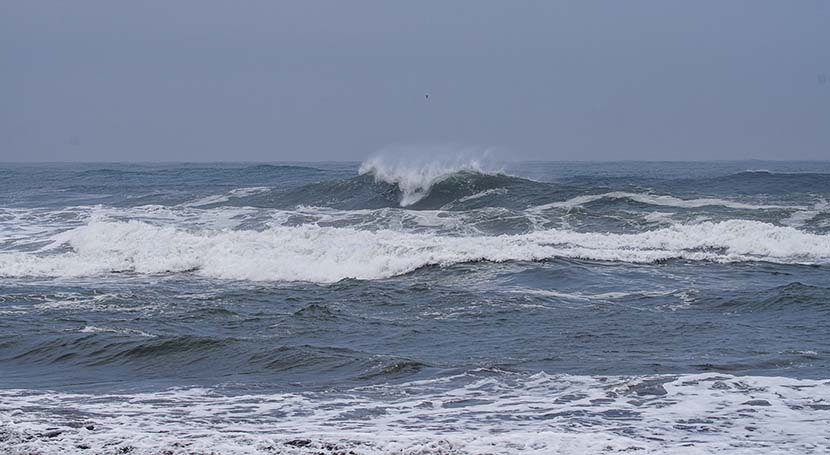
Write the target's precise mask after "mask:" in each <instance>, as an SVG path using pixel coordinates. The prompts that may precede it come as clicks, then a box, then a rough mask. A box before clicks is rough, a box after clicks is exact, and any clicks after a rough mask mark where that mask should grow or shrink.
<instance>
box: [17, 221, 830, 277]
mask: <svg viewBox="0 0 830 455" xmlns="http://www.w3.org/2000/svg"><path fill="white" fill-rule="evenodd" d="M53 243H54V245H56V247H57V246H61V245H68V246H69V248H70V249H71V251H64V250H57V252H53V253H48V254H47V253H28V252H4V253H0V276H5V277H22V276H57V277H61V276H90V275H99V274H104V273H110V272H134V273H139V274H159V273H171V272H173V273H175V272H193V273H197V274H199V275H203V276H206V277H213V278H222V279H236V280H273V281H311V282H320V283H326V282H334V281H338V280H341V279H344V278H356V279H379V278H388V277H392V276H395V275H400V274H405V273H408V272H411V271H413V270H416V269H418V268H421V267H424V266H428V265H440V266H449V265H452V264H457V263H463V262H473V261H493V262H504V261H538V260H544V259H550V258H555V257H565V258H584V259H593V260H601V261H621V262H639V263H648V262H654V261H660V260H666V259H672V258H682V259H688V260H695V261H700V260H709V261H720V262H733V261H753V260H763V261H771V262H779V263H802V264H822V263H827V262H828V261H829V260H830V235H820V234H811V233H806V232H802V231H799V230H797V229H794V228H791V227H781V226H775V225H772V224H767V223H762V222H757V221H746V220H730V221H722V222H703V223H699V224H679V225H674V226H672V227H668V228H662V229H656V230H652V231H646V232H641V233H634V234H612V233H596V232H588V233H581V232H573V231H568V230H558V229H550V230H544V231H537V232H532V233H529V234H522V235H500V236H469V237H453V236H438V235H434V234H423V233H405V232H399V231H392V230H378V231H365V230H356V229H351V228H334V227H318V226H313V225H302V226H296V227H283V226H276V227H272V228H270V229H266V230H264V231H242V230H225V229H221V230H216V229H205V228H201V229H181V228H178V227H173V226H157V225H153V224H148V223H144V222H139V221H129V222H110V221H91V222H90V223H89V224H87V225H85V226H81V227H78V228H75V229H71V230H68V231H65V232H61V233H59V234H56V235H55V236H53Z"/></svg>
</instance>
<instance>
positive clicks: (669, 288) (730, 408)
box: [0, 149, 830, 455]
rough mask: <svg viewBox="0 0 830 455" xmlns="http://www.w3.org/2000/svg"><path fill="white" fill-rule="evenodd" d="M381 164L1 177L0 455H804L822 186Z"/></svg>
mask: <svg viewBox="0 0 830 455" xmlns="http://www.w3.org/2000/svg"><path fill="white" fill-rule="evenodd" d="M399 152H400V153H398V154H395V155H392V154H390V153H385V152H381V153H379V154H377V155H374V156H372V157H370V158H367V159H366V160H365V161H363V162H362V163H325V164H317V163H299V164H298V163H273V164H248V163H215V164H209V165H196V164H186V163H182V164H117V163H115V164H104V165H102V164H48V165H46V164H44V165H21V164H10V165H3V166H2V167H0V176H2V179H0V452H3V453H10V454H19V455H23V454H31V453H42V454H58V453H76V452H77V453H113V454H115V453H131V454H136V455H144V454H148V455H149V454H152V455H156V454H162V453H165V454H168V453H169V454H202V453H204V454H208V453H216V452H218V453H222V454H275V453H286V454H312V453H313V454H320V453H322V454H341V453H354V454H385V453H400V454H477V453H533V454H543V453H574V454H576V453H629V452H632V451H636V452H637V453H677V454H699V453H722V452H729V453H747V454H748V453H758V452H759V451H763V452H767V453H815V454H819V453H826V452H827V451H828V450H830V432H828V430H827V428H830V336H828V335H827V331H826V325H827V321H828V318H830V307H828V305H827V302H828V299H830V273H828V267H830V209H828V207H830V206H829V205H828V203H827V200H828V198H830V165H828V164H827V163H824V162H812V163H801V162H712V163H538V162H537V163H510V162H497V161H496V160H495V159H494V158H493V156H492V154H489V153H483V152H481V151H479V150H462V151H458V150H435V151H433V153H431V154H430V153H420V154H419V153H415V152H417V150H415V149H413V150H403V151H399ZM413 157H415V158H413ZM758 168H763V169H765V171H754V170H753V169H758ZM644 176H646V177H644Z"/></svg>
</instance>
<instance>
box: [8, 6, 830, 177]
mask: <svg viewBox="0 0 830 455" xmlns="http://www.w3.org/2000/svg"><path fill="white" fill-rule="evenodd" d="M0 62H2V63H0V161H353V160H357V161H359V160H362V159H363V158H365V157H366V156H369V155H371V154H373V153H376V152H377V151H378V150H383V149H385V148H389V147H398V146H405V147H407V149H408V150H412V149H415V150H417V148H418V147H421V146H423V147H426V148H430V147H433V148H434V147H435V146H440V147H442V149H446V148H451V147H456V146H457V147H459V148H465V149H468V148H470V147H479V148H482V149H493V150H497V151H498V153H499V154H501V155H502V156H501V158H502V159H523V160H712V159H720V160H724V159H727V160H728V159H786V160H792V159H805V160H810V159H813V160H816V159H822V160H827V159H830V2H827V1H823V0H800V1H794V2H784V1H763V0H762V1H735V0H719V1H709V0H704V1H694V2H680V1H657V0H655V1H636V0H631V1H626V2H619V1H598V0H596V1H595V0H591V1H584V0H582V1H564V0H562V1H558V0H557V1H547V0H546V1H522V0H514V1H507V0H501V1H493V0H457V1H445V0H440V1H433V0H419V1H393V0H384V1H362V0H351V1H335V0H332V1H318V0H302V1H264V0H262V1H261V0H248V1H245V2H228V1H222V2H220V1H210V0H146V1H141V2H128V1H112V0H100V1H92V0H75V1H71V2H70V1H65V0H53V1H49V0H41V1H31V0H3V2H2V3H0ZM427 95H428V97H427Z"/></svg>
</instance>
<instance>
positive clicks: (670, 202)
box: [528, 191, 806, 212]
mask: <svg viewBox="0 0 830 455" xmlns="http://www.w3.org/2000/svg"><path fill="white" fill-rule="evenodd" d="M601 199H628V200H631V201H634V202H639V203H641V204H648V205H658V206H665V207H680V208H701V207H711V206H721V207H727V208H731V209H742V210H805V209H806V207H804V206H785V205H763V204H757V205H756V204H747V203H743V202H736V201H729V200H726V199H716V198H702V199H680V198H676V197H674V196H667V195H657V194H648V193H628V192H624V191H613V192H610V193H603V194H590V195H584V196H577V197H574V198H572V199H568V200H566V201H557V202H551V203H549V204H544V205H539V206H536V207H533V208H531V209H528V210H529V211H535V212H539V211H544V210H549V209H556V208H565V209H569V208H574V207H579V206H581V205H585V204H588V203H591V202H594V201H599V200H601Z"/></svg>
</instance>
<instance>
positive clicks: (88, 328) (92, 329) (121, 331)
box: [78, 325, 155, 338]
mask: <svg viewBox="0 0 830 455" xmlns="http://www.w3.org/2000/svg"><path fill="white" fill-rule="evenodd" d="M78 332H80V333H113V334H116V335H127V336H140V337H146V338H155V335H151V334H149V333H147V332H143V331H141V330H135V329H126V328H113V327H97V326H94V325H85V326H83V327H81V329H80V330H78Z"/></svg>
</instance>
